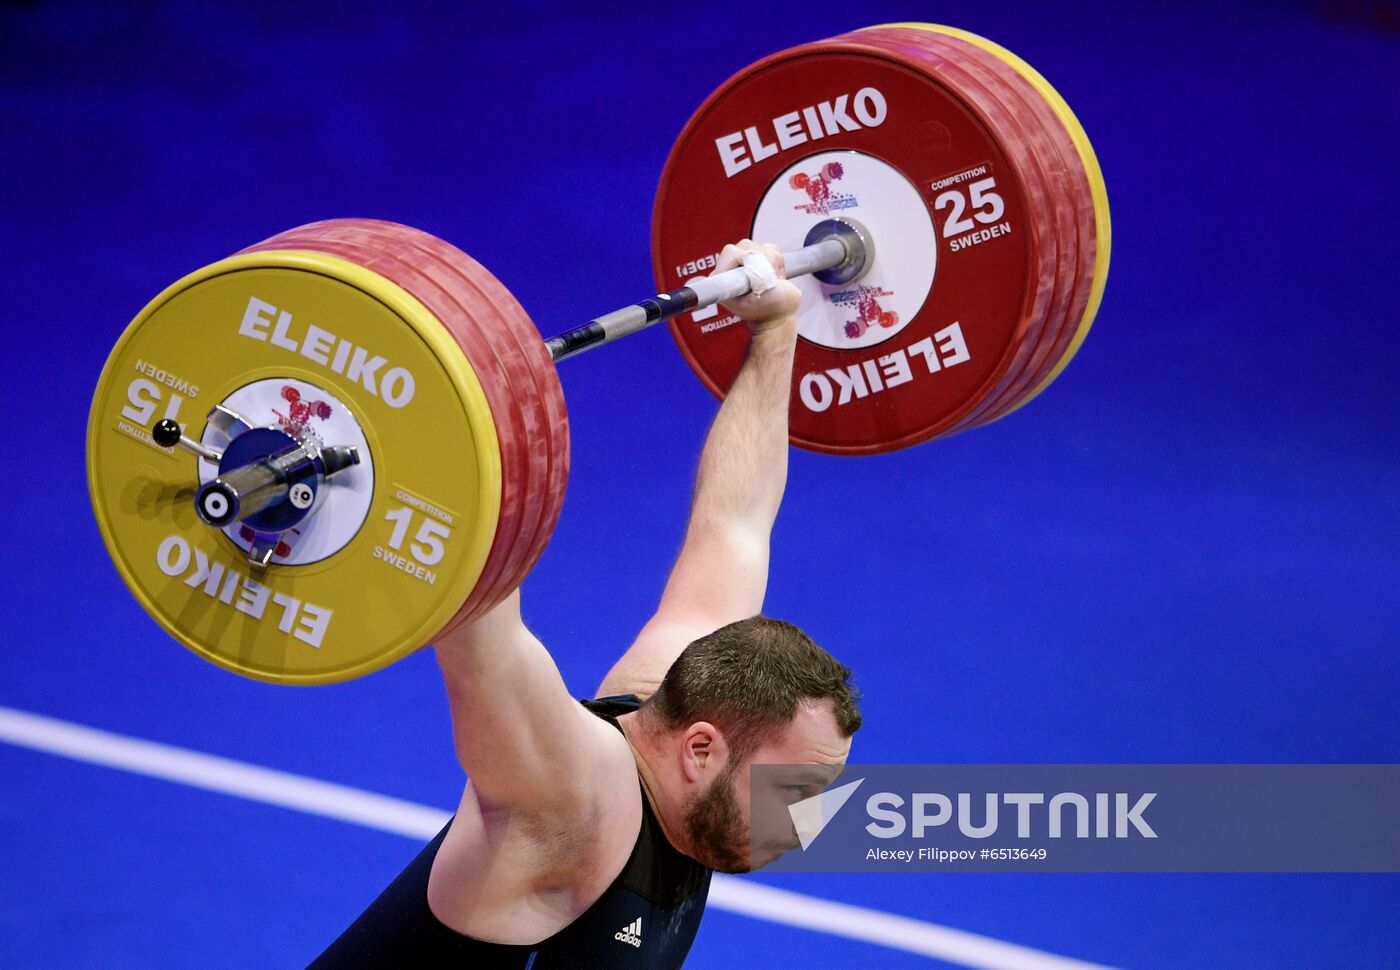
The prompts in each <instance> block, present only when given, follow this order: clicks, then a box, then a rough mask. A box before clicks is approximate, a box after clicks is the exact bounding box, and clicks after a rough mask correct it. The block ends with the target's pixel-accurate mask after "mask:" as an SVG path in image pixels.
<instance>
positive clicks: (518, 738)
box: [436, 592, 605, 808]
mask: <svg viewBox="0 0 1400 970" xmlns="http://www.w3.org/2000/svg"><path fill="white" fill-rule="evenodd" d="M436 652H437V657H438V664H439V666H440V667H441V668H442V673H443V680H444V682H445V684H446V686H447V696H448V701H449V703H450V705H451V709H452V730H453V738H454V741H455V744H456V749H457V756H458V759H459V760H460V761H461V763H462V767H463V769H465V770H466V772H467V775H468V776H469V777H470V778H471V781H472V786H473V788H475V790H476V792H477V795H478V797H479V798H480V799H482V800H483V801H484V802H488V803H490V804H494V805H498V806H510V807H523V808H546V807H549V806H550V805H553V804H558V803H564V802H568V801H570V800H571V799H573V798H575V797H576V796H577V795H578V794H579V793H580V792H581V791H583V790H586V788H587V778H588V776H589V774H590V772H592V771H593V770H595V769H596V767H597V762H598V761H599V760H600V759H602V758H603V757H604V752H603V750H602V749H603V747H604V746H605V738H604V736H603V735H602V734H601V733H600V732H599V731H598V727H599V725H600V724H601V722H598V720H597V718H594V717H593V716H592V715H590V714H589V713H588V712H587V710H585V709H584V708H583V706H582V705H580V704H579V703H578V702H577V701H576V700H574V698H573V697H572V696H570V694H569V691H568V689H567V688H566V687H565V685H564V680H563V678H562V677H561V676H560V675H559V669H558V667H556V666H555V664H554V660H553V658H552V657H550V655H549V653H548V651H546V650H545V648H544V645H543V644H541V643H540V641H539V640H538V639H537V638H536V637H535V636H534V634H532V633H531V632H530V631H529V630H528V629H527V628H526V627H525V624H524V622H523V621H522V620H521V618H520V608H519V593H518V592H517V593H514V594H512V595H511V596H510V597H508V598H507V599H506V600H505V601H503V602H502V603H501V604H499V605H498V606H496V607H495V608H494V609H492V610H491V611H490V612H488V613H487V614H486V615H485V616H483V617H481V618H480V619H478V620H476V621H475V622H473V623H470V624H467V625H465V626H463V627H462V628H460V629H458V630H455V631H453V632H452V633H450V634H448V635H446V636H443V637H441V638H439V640H438V643H437V645H436Z"/></svg>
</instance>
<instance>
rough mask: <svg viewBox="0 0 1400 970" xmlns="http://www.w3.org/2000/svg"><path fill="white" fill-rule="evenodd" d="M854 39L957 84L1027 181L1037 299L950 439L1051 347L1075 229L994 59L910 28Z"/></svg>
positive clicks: (979, 420)
mask: <svg viewBox="0 0 1400 970" xmlns="http://www.w3.org/2000/svg"><path fill="white" fill-rule="evenodd" d="M851 36H852V37H858V38H860V39H861V40H862V41H863V42H866V43H870V44H872V45H874V46H877V47H880V48H883V49H887V50H891V51H894V52H896V53H900V54H904V55H907V56H913V57H917V58H922V59H924V60H925V61H927V62H928V64H929V67H930V69H931V70H935V71H937V72H938V73H939V75H940V76H941V77H944V78H946V79H948V80H949V81H950V82H951V83H954V84H956V85H957V87H958V90H959V91H961V92H962V93H963V94H964V96H965V97H967V98H968V99H969V100H972V101H973V102H975V103H976V104H977V106H978V107H979V108H980V109H981V110H982V111H983V112H984V113H985V114H986V116H987V118H988V119H989V121H990V122H991V123H992V124H993V125H994V126H995V129H996V131H997V133H998V135H999V136H1000V137H1001V138H1002V140H1003V142H1004V143H1006V144H1007V145H1009V146H1014V149H1013V150H1014V152H1015V155H1016V160H1017V162H1018V164H1020V166H1021V170H1022V172H1023V174H1024V175H1025V177H1026V188H1027V194H1028V198H1029V202H1030V206H1031V217H1032V218H1033V220H1034V222H1035V229H1036V239H1037V240H1038V242H1039V244H1040V248H1039V251H1038V253H1037V256H1038V257H1039V259H1038V265H1037V269H1038V279H1037V291H1036V293H1037V299H1036V302H1035V304H1034V305H1033V306H1032V308H1031V310H1030V316H1029V319H1028V321H1027V327H1026V331H1025V333H1024V335H1023V336H1022V337H1021V339H1020V341H1019V344H1018V346H1017V348H1016V353H1015V357H1014V359H1013V360H1012V361H1011V363H1010V365H1009V366H1008V367H1007V369H1006V370H1005V372H1004V373H1003V374H1002V375H1001V378H1000V380H998V382H997V384H996V386H995V387H994V388H992V390H991V391H990V392H989V393H988V394H987V395H986V396H985V397H983V398H982V400H981V401H979V402H978V404H977V405H976V406H975V407H973V408H972V409H971V410H970V411H969V412H968V413H967V414H966V415H964V416H963V417H962V418H961V419H960V420H959V421H958V422H957V423H956V424H955V425H954V426H953V427H952V428H950V429H949V430H948V432H947V433H948V434H954V433H957V432H959V431H963V430H967V429H968V428H971V427H976V426H977V425H979V424H983V423H985V422H986V421H987V420H990V418H989V417H988V415H990V414H995V413H996V411H995V409H996V406H997V404H998V402H999V401H1001V400H1002V399H1003V398H1004V397H1005V396H1006V395H1007V393H1008V390H1009V388H1011V387H1013V386H1016V385H1017V384H1018V383H1019V382H1021V381H1024V380H1025V379H1026V376H1027V375H1028V374H1029V373H1032V372H1033V367H1032V364H1031V362H1032V359H1033V358H1034V356H1035V353H1036V350H1037V348H1038V347H1039V346H1041V345H1042V344H1043V343H1046V342H1047V341H1048V340H1053V338H1054V335H1055V334H1057V333H1058V330H1059V321H1060V320H1061V319H1062V318H1063V315H1064V304H1065V302H1066V300H1067V290H1068V286H1067V285H1066V282H1065V274H1066V272H1067V271H1070V272H1072V268H1073V262H1074V261H1073V252H1072V250H1073V241H1074V237H1073V231H1074V226H1073V223H1072V221H1071V220H1070V219H1069V217H1068V214H1067V213H1066V212H1064V210H1063V209H1062V207H1061V206H1060V205H1058V200H1057V199H1056V198H1055V196H1054V195H1053V193H1052V191H1051V190H1050V187H1049V181H1048V179H1047V175H1046V169H1047V165H1048V164H1049V163H1050V159H1049V158H1047V156H1048V155H1049V154H1050V153H1051V148H1052V146H1050V144H1049V143H1048V140H1047V139H1046V137H1045V135H1044V133H1043V132H1041V131H1040V130H1039V125H1038V123H1037V121H1036V119H1034V118H1033V117H1031V116H1030V115H1029V111H1028V109H1026V108H1025V107H1024V106H1023V105H1022V104H1021V102H1020V101H1019V99H1018V96H1017V94H1016V93H1015V92H1013V91H1011V90H1010V89H1008V88H1007V87H1006V85H1005V84H1004V83H1003V81H1002V79H1001V78H999V77H997V76H996V75H994V74H993V73H992V72H991V71H990V70H988V69H987V68H986V67H984V66H983V64H982V63H980V62H981V61H983V60H984V59H994V58H993V57H992V55H991V54H990V53H988V52H986V51H984V50H982V49H981V48H978V47H975V46H973V45H970V44H964V45H963V47H962V48H952V49H939V48H936V47H934V46H933V44H932V43H930V41H936V40H937V39H938V38H940V37H942V36H943V35H940V34H935V33H933V32H931V31H927V30H920V29H912V28H880V29H871V30H862V31H858V32H856V33H855V34H853V35H851ZM840 39H842V38H838V40H840ZM1065 240H1067V241H1068V242H1066V241H1065Z"/></svg>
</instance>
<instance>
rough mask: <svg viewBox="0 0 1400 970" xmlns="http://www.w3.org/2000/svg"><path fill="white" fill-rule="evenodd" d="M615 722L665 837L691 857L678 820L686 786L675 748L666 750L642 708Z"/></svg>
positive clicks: (663, 741)
mask: <svg viewBox="0 0 1400 970" xmlns="http://www.w3.org/2000/svg"><path fill="white" fill-rule="evenodd" d="M617 724H618V727H620V728H622V736H623V737H624V738H626V739H627V744H628V746H629V747H631V749H632V757H633V759H634V760H635V761H636V762H637V776H638V777H639V778H641V780H642V791H643V792H644V793H645V794H646V799H647V801H648V802H649V803H650V804H651V810H652V814H654V815H655V816H656V820H657V821H658V822H659V823H660V824H661V831H662V832H663V833H664V834H665V836H666V841H667V842H670V843H671V845H672V847H673V848H675V850H676V851H677V852H680V853H681V854H683V855H687V856H690V858H692V859H694V858H695V856H694V855H693V854H692V852H691V845H690V842H689V840H687V839H686V837H685V826H684V825H683V824H681V820H682V819H683V818H684V817H685V811H684V805H683V804H682V799H681V796H680V794H679V793H680V792H682V791H684V790H685V785H684V780H683V779H682V778H681V773H680V766H679V765H678V764H677V763H676V759H675V756H674V752H673V751H671V750H669V748H668V746H667V744H666V738H665V737H663V736H658V735H657V733H656V732H655V731H652V730H650V725H648V724H647V723H646V720H645V718H644V716H643V714H642V712H641V711H629V712H628V713H626V714H623V715H621V716H620V717H618V719H617Z"/></svg>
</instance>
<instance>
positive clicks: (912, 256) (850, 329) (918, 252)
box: [752, 151, 938, 350]
mask: <svg viewBox="0 0 1400 970" xmlns="http://www.w3.org/2000/svg"><path fill="white" fill-rule="evenodd" d="M833 217H835V218H846V219H854V220H856V221H857V222H858V223H859V224H860V225H861V226H863V227H864V228H865V229H866V230H868V232H869V234H870V237H871V238H872V239H874V240H878V242H877V243H876V244H875V245H874V247H873V248H874V250H875V252H874V253H873V256H874V259H872V260H870V262H869V263H868V266H867V268H866V271H865V272H864V273H863V274H862V275H861V277H860V278H859V279H858V280H855V281H853V282H852V283H850V284H848V285H836V286H830V285H827V284H825V283H822V282H821V281H819V280H818V279H817V278H816V277H815V276H802V277H799V278H798V279H796V280H794V282H795V283H796V284H797V286H798V288H799V289H801V290H802V305H801V307H800V308H799V310H798V313H797V328H798V332H799V333H801V334H802V336H803V337H805V338H806V339H807V340H810V341H812V342H813V343H816V344H820V345H821V346H823V347H828V348H830V349H833V350H852V349H857V348H861V347H872V346H874V345H876V344H879V343H883V342H885V341H886V340H889V339H891V338H892V337H894V336H896V335H897V334H899V333H900V331H902V330H903V329H904V328H905V327H907V326H908V325H909V322H910V321H911V320H913V319H914V316H915V314H917V313H918V312H919V310H920V308H922V307H923V305H924V300H925V299H927V298H928V294H929V290H930V289H931V288H932V286H933V280H934V274H935V272H936V270H937V266H938V237H937V233H936V231H935V229H934V226H933V220H932V219H931V218H930V217H929V214H928V211H927V209H926V208H925V207H924V206H923V204H922V200H921V199H920V196H919V190H918V189H917V188H916V187H915V186H914V184H913V183H911V182H910V181H909V179H907V178H905V177H904V175H902V174H901V173H900V172H899V171H897V170H896V169H895V168H893V167H892V166H890V165H889V164H887V163H885V162H883V161H881V160H879V159H877V158H872V157H871V156H869V155H865V154H862V153H860V152H852V151H836V152H821V153H818V154H815V155H810V156H808V157H806V158H804V159H802V160H801V161H799V162H797V163H795V164H793V165H791V166H789V167H788V168H787V169H785V170H784V171H783V172H781V173H780V174H779V175H778V177H777V178H776V179H774V181H773V183H772V184H771V185H770V186H769V187H768V191H767V192H766V193H764V195H763V198H762V200H761V201H760V202H759V205H758V212H757V213H756V214H755V216H754V224H753V233H752V236H753V238H754V239H762V240H765V241H772V242H775V243H777V244H778V247H779V248H780V249H783V250H791V249H796V248H798V247H800V246H801V245H802V244H803V242H804V240H805V237H806V235H807V233H808V231H809V230H810V229H811V227H812V226H813V224H814V223H815V222H817V221H818V220H821V219H827V218H833Z"/></svg>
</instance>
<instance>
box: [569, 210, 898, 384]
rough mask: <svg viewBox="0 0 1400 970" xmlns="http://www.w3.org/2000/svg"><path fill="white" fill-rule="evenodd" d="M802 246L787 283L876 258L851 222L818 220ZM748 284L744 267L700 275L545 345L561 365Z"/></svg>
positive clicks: (839, 272)
mask: <svg viewBox="0 0 1400 970" xmlns="http://www.w3.org/2000/svg"><path fill="white" fill-rule="evenodd" d="M805 242H806V245H804V246H803V247H802V248H801V249H799V250H797V251H796V252H791V253H784V254H783V269H784V273H783V275H784V276H785V277H786V278H787V279H794V278H795V277H798V276H805V275H807V274H808V273H811V274H813V275H815V276H816V277H817V279H819V280H821V281H822V282H823V283H829V284H832V285H840V284H844V283H849V282H852V281H853V280H855V279H856V278H857V277H859V276H861V275H862V274H864V272H865V271H866V269H867V268H868V267H869V266H870V264H871V262H872V261H873V257H874V249H873V247H872V245H871V241H870V234H869V233H868V232H867V231H866V229H865V227H864V226H862V225H861V224H860V223H858V222H856V221H855V220H853V219H845V218H839V219H827V220H825V221H823V222H819V223H817V225H815V226H813V227H812V229H811V231H810V232H808V233H807V238H806V240H805ZM750 286H751V282H750V276H749V273H748V271H747V270H746V269H744V268H743V267H742V266H741V267H738V268H737V269H731V270H726V271H725V272H723V273H716V274H715V275H714V276H704V277H701V278H699V279H696V280H692V281H691V282H690V285H689V286H682V287H680V288H679V289H675V290H671V291H670V292H667V293H658V294H656V296H654V297H652V298H651V299H649V300H642V301H641V302H640V303H634V304H633V305H631V306H628V307H623V308H622V309H621V310H614V311H613V312H612V313H605V314H603V315H602V316H601V317H595V318H594V319H592V320H590V321H589V322H588V323H585V324H584V325H583V326H581V327H577V328H575V329H573V330H569V331H567V332H565V333H561V334H560V335H559V336H557V337H551V338H550V339H549V340H546V341H545V346H546V347H548V348H549V353H550V356H551V357H553V358H554V360H555V361H561V360H564V359H566V358H568V357H572V356H574V355H575V354H579V353H582V352H583V351H585V350H588V349H590V348H593V347H598V346H601V345H603V344H606V343H611V342H612V341H614V340H616V339H617V338H619V337H625V336H627V335H628V334H631V333H636V332H637V331H638V330H645V329H646V328H647V327H650V326H651V325H652V324H655V323H660V322H661V321H663V320H669V319H671V318H672V317H674V316H678V315H680V314H682V313H686V312H687V311H690V310H699V309H703V308H704V307H708V306H713V305H714V304H716V303H722V302H723V301H725V300H732V299H734V298H735V297H740V296H743V295H744V294H745V293H748V292H749V289H750Z"/></svg>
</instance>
